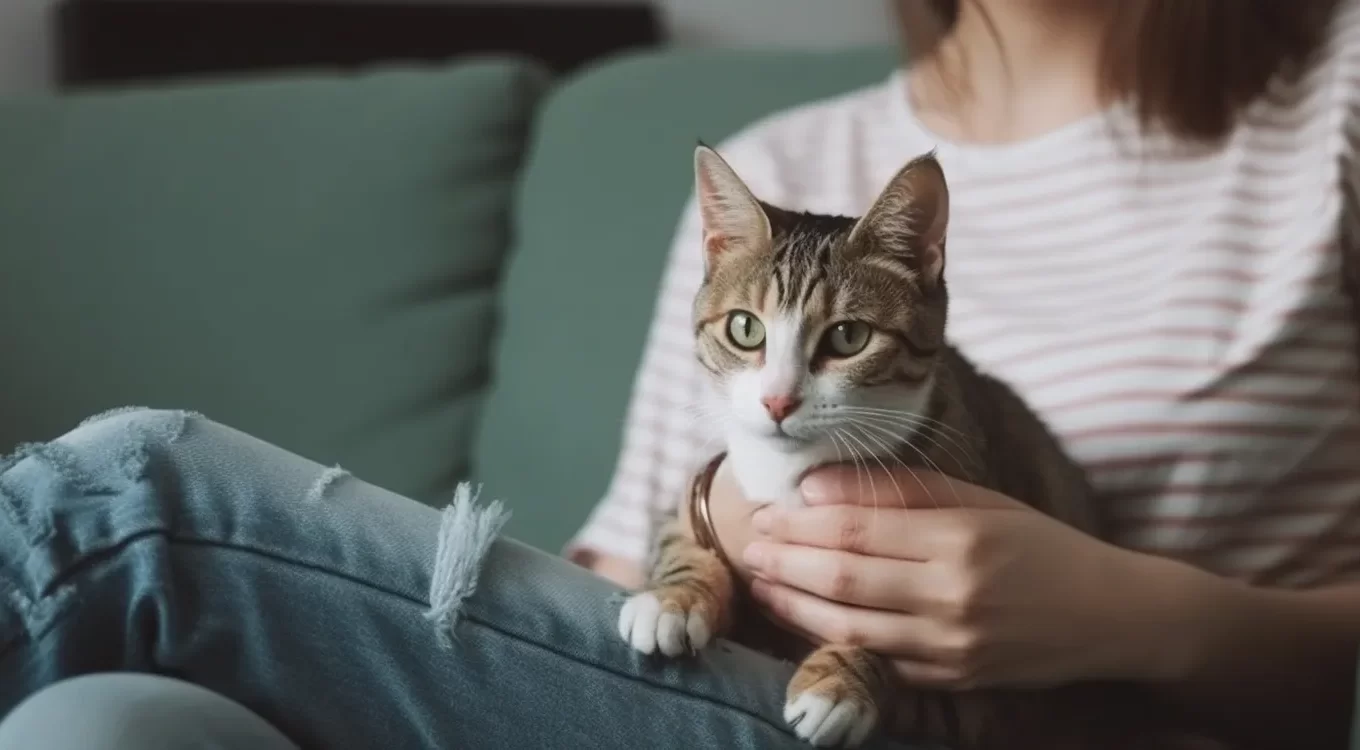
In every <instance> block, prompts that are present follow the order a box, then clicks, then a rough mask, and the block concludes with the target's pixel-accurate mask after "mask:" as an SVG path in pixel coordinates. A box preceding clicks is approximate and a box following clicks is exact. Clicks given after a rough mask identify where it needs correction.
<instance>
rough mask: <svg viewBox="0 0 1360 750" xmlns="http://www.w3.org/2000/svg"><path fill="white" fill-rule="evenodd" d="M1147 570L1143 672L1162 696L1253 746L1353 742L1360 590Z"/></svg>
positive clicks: (1163, 565)
mask: <svg viewBox="0 0 1360 750" xmlns="http://www.w3.org/2000/svg"><path fill="white" fill-rule="evenodd" d="M1178 569H1179V570H1178ZM1147 575H1148V576H1149V578H1148V579H1147V580H1149V581H1152V582H1154V586H1153V588H1156V587H1157V586H1158V585H1159V584H1158V583H1156V582H1160V586H1161V590H1160V592H1157V593H1154V594H1153V595H1152V597H1151V598H1150V599H1149V600H1148V601H1147V602H1146V604H1145V605H1144V606H1145V608H1146V612H1145V613H1146V614H1147V615H1148V617H1147V618H1146V619H1145V620H1144V622H1145V623H1146V624H1147V625H1149V626H1150V627H1148V628H1145V630H1146V632H1145V634H1144V636H1143V639H1142V642H1143V643H1145V644H1148V646H1147V648H1146V649H1145V651H1146V653H1145V656H1146V658H1145V659H1144V660H1143V663H1144V664H1149V665H1155V666H1154V667H1153V669H1154V670H1156V671H1157V673H1156V674H1145V675H1143V677H1145V678H1150V679H1151V680H1152V681H1153V682H1154V684H1155V685H1156V686H1157V688H1158V690H1159V692H1160V694H1162V695H1163V696H1164V697H1166V698H1168V699H1170V700H1171V701H1172V702H1173V703H1175V704H1177V705H1178V706H1180V707H1182V708H1184V709H1186V710H1187V711H1189V712H1190V713H1191V714H1192V715H1194V716H1196V717H1200V718H1202V719H1204V720H1206V721H1209V722H1211V723H1212V724H1213V725H1215V726H1217V727H1220V728H1221V729H1222V731H1223V732H1225V733H1227V734H1228V735H1229V737H1230V738H1231V739H1233V740H1236V741H1238V742H1240V744H1241V745H1242V746H1244V747H1263V748H1287V749H1288V750H1294V749H1295V748H1300V749H1301V748H1310V749H1311V748H1316V749H1317V750H1332V749H1333V748H1337V749H1338V750H1344V748H1346V747H1347V744H1348V737H1349V732H1350V722H1351V711H1352V700H1353V691H1354V684H1355V672H1356V655H1357V644H1360V586H1346V587H1336V588H1330V589H1317V590H1312V591H1285V590H1273V589H1266V588H1261V587H1254V586H1249V585H1246V584H1241V583H1237V582H1233V581H1228V580H1226V579H1223V578H1219V577H1216V576H1212V575H1210V574H1207V573H1201V572H1200V571H1187V570H1185V566H1182V565H1181V564H1180V563H1175V562H1172V561H1157V562H1154V563H1152V564H1150V565H1149V566H1148V571H1147ZM1140 619H1141V618H1140ZM1153 623H1156V624H1155V625H1154V624H1153ZM1159 642H1160V643H1161V644H1162V646H1161V651H1162V653H1161V655H1160V657H1159V656H1157V655H1156V654H1154V653H1152V652H1153V651H1155V650H1157V649H1158V646H1157V644H1158V643H1159Z"/></svg>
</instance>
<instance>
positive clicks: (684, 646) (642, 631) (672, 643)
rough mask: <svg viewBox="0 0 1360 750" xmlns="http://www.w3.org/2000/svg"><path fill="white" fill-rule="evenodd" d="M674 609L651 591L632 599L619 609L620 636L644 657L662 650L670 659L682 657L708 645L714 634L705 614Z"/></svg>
mask: <svg viewBox="0 0 1360 750" xmlns="http://www.w3.org/2000/svg"><path fill="white" fill-rule="evenodd" d="M674 609H675V608H674V607H671V608H666V607H663V606H662V603H661V599H660V598H658V597H657V595H656V594H654V593H652V592H650V591H647V592H643V593H641V594H637V595H634V596H632V597H629V599H628V600H627V601H625V602H624V603H623V608H622V609H620V610H619V635H620V636H621V637H622V638H623V640H625V641H627V642H628V643H629V645H631V646H632V647H633V648H634V649H636V650H638V651H641V652H642V653H644V654H652V653H655V652H656V651H657V650H660V651H661V653H663V654H665V655H666V656H679V655H681V654H683V653H685V652H686V651H690V652H694V651H698V650H700V649H702V648H703V647H704V646H707V645H708V642H709V640H710V639H711V638H712V637H713V632H712V629H711V628H709V626H708V622H707V621H706V620H704V617H703V615H701V614H700V613H699V612H698V611H697V610H695V611H689V612H685V611H684V610H683V609H682V610H681V611H679V612H676V611H674Z"/></svg>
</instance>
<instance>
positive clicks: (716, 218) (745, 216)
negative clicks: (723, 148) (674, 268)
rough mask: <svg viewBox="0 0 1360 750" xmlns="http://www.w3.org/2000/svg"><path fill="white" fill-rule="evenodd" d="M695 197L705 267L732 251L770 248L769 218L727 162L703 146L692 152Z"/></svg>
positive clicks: (715, 152) (710, 265)
mask: <svg viewBox="0 0 1360 750" xmlns="http://www.w3.org/2000/svg"><path fill="white" fill-rule="evenodd" d="M694 195H695V199H696V200H697V201H698V204H699V215H700V216H701V217H702V219H703V223H704V264H705V266H706V267H710V268H711V267H712V265H713V263H714V262H715V261H717V260H719V259H721V258H722V256H724V255H726V254H727V253H730V252H732V251H734V250H738V249H742V248H745V249H748V250H749V249H754V248H758V247H763V246H767V245H768V244H769V242H770V218H769V217H768V216H766V215H765V209H764V208H762V207H761V205H760V201H758V200H756V197H755V195H753V194H752V193H751V190H750V188H748V187H746V183H745V182H742V180H741V178H740V177H738V176H737V173H736V172H735V171H733V169H732V167H731V166H730V165H728V163H727V161H726V160H724V159H723V158H722V157H721V156H718V152H717V151H714V150H713V149H711V148H709V147H708V146H705V145H703V144H700V145H699V146H698V147H697V148H695V149H694Z"/></svg>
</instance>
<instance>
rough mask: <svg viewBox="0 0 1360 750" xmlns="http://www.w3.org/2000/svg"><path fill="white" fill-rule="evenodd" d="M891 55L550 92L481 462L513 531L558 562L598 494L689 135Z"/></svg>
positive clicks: (770, 54) (706, 133)
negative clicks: (508, 511)
mask: <svg viewBox="0 0 1360 750" xmlns="http://www.w3.org/2000/svg"><path fill="white" fill-rule="evenodd" d="M894 55H895V53H894V52H892V51H890V50H886V49H872V50H857V51H850V52H822V53H806V52H774V51H756V52H751V51H745V52H714V51H711V50H705V51H695V52H660V53H646V54H639V55H634V56H630V57H627V58H623V59H618V60H615V61H613V62H610V63H608V64H605V65H603V66H601V67H598V68H596V69H594V70H592V71H589V72H587V73H584V74H582V75H579V76H577V77H575V78H574V79H572V80H569V81H568V82H566V83H565V84H564V85H562V86H560V87H558V88H557V89H556V90H555V91H554V93H553V95H552V96H551V97H550V98H549V100H548V102H547V103H546V104H545V105H544V107H543V110H542V112H541V113H540V115H539V119H538V124H537V127H536V135H535V136H534V138H533V147H532V151H531V154H530V159H529V162H528V165H527V167H526V172H525V175H524V180H523V183H522V185H521V190H520V192H519V199H518V204H517V208H516V221H515V229H516V231H515V235H516V236H515V244H514V251H513V255H512V257H511V260H510V264H509V266H508V267H507V276H506V279H505V287H504V290H503V292H502V295H501V309H502V312H503V318H502V321H501V332H500V338H499V343H498V345H497V353H496V359H495V375H494V379H495V385H494V387H493V390H492V394H491V397H490V399H489V401H488V403H487V406H486V409H485V411H484V413H483V424H482V428H481V430H480V431H479V437H478V441H477V445H476V453H475V457H476V464H475V476H476V477H477V478H478V479H479V480H481V481H482V482H483V483H484V485H485V491H486V492H487V493H488V494H490V495H494V496H495V497H499V498H503V499H505V500H506V502H508V503H509V504H510V506H511V507H512V508H513V509H514V511H515V518H514V519H513V520H512V521H511V525H510V527H509V532H510V533H512V534H514V535H515V536H517V537H519V538H520V539H523V540H525V541H527V542H530V543H532V544H535V545H538V546H540V547H543V548H546V549H549V550H554V551H555V550H557V549H559V548H560V546H561V545H562V544H563V543H564V542H565V541H566V540H567V539H568V538H569V537H570V536H571V534H573V533H574V532H575V530H576V529H577V527H578V526H579V524H580V523H581V522H582V521H583V520H584V518H585V516H586V514H587V512H588V511H589V509H590V507H591V506H592V505H593V504H594V503H595V502H597V501H598V500H599V498H600V497H601V495H602V494H603V492H604V491H605V489H606V485H607V484H608V480H609V475H610V472H611V471H612V469H613V466H614V460H615V456H616V453H617V451H618V447H619V440H620V438H621V436H622V428H623V417H624V411H625V407H626V404H627V399H628V394H629V390H630V387H631V383H632V380H633V376H634V371H635V370H636V368H637V365H638V362H639V360H640V357H641V351H642V343H643V338H644V335H645V333H646V329H647V324H648V319H649V318H650V316H651V313H652V307H653V304H654V301H655V298H656V292H657V288H658V284H659V280H660V274H661V268H662V263H663V261H664V259H665V255H666V251H667V249H668V248H669V245H670V242H671V236H672V234H673V233H674V231H675V228H676V223H677V220H678V219H679V216H680V212H681V210H682V208H683V206H684V203H685V200H686V198H687V197H688V195H689V193H690V189H691V183H692V180H693V166H692V165H693V153H694V146H695V142H696V139H703V140H704V141H707V142H710V143H717V142H719V141H721V140H722V139H724V138H726V137H727V136H729V135H731V134H732V133H734V132H735V131H737V130H738V129H740V128H741V127H743V126H744V125H746V124H748V123H750V122H751V121H753V120H755V119H757V118H760V117H762V116H763V115H766V114H769V113H771V112H773V111H776V110H779V109H783V108H786V107H790V106H793V105H795V104H798V103H802V102H806V101H810V100H813V99H818V98H822V97H826V96H830V95H833V94H836V93H839V92H843V91H847V90H849V89H852V88H856V87H859V86H863V85H867V84H869V83H872V82H875V81H879V80H882V79H883V78H884V77H885V76H886V75H887V74H888V72H889V71H890V70H891V69H892V66H893V64H894V62H895V57H894Z"/></svg>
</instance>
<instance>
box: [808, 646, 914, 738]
mask: <svg viewBox="0 0 1360 750" xmlns="http://www.w3.org/2000/svg"><path fill="white" fill-rule="evenodd" d="M895 679H896V678H895V676H894V675H893V673H892V670H891V667H890V666H889V665H888V663H887V662H886V661H885V660H884V659H883V657H881V656H878V655H877V654H873V653H870V652H869V651H865V650H864V649H862V648H859V647H856V646H839V645H834V644H828V645H825V646H822V647H821V648H818V649H817V650H816V651H814V652H812V654H811V655H809V656H808V657H807V658H806V659H804V660H803V662H802V663H801V664H799V665H798V671H796V672H794V675H793V679H792V680H790V681H789V687H788V693H787V700H786V702H785V704H784V720H785V721H787V722H788V723H789V726H791V727H792V728H793V731H794V733H795V734H797V735H798V736H799V737H800V738H802V739H803V740H806V741H807V742H810V743H811V744H813V745H815V746H817V747H839V748H851V747H858V746H859V745H861V744H862V743H863V742H864V741H865V740H866V739H868V738H869V736H870V735H872V734H873V733H874V730H875V729H876V728H877V727H878V726H879V723H880V717H882V716H883V714H884V712H885V709H886V707H888V706H891V705H892V701H893V697H894V694H895V693H896V690H895V687H894V686H895Z"/></svg>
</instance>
